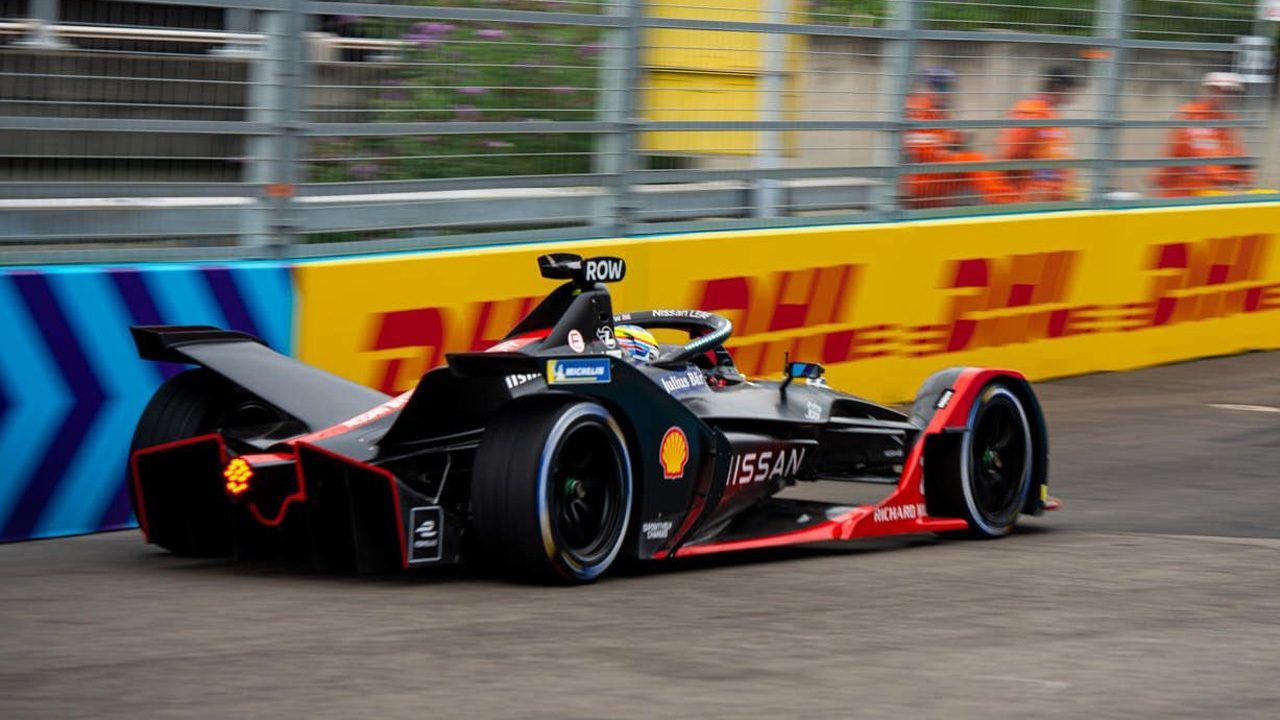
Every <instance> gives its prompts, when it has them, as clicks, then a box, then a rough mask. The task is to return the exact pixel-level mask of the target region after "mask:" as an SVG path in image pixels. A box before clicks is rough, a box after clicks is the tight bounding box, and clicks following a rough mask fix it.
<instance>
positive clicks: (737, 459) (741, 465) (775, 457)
mask: <svg viewBox="0 0 1280 720" xmlns="http://www.w3.org/2000/svg"><path fill="white" fill-rule="evenodd" d="M807 451H808V448H804V447H793V448H787V447H778V448H772V449H769V450H759V451H756V452H747V453H734V454H733V456H732V457H731V458H730V459H729V478H728V480H727V481H726V482H725V484H726V485H728V486H730V487H733V486H738V485H750V484H751V483H757V482H765V481H766V480H779V479H786V478H793V477H795V476H796V475H798V474H799V473H800V468H801V466H803V465H804V456H805V453H806V452H807Z"/></svg>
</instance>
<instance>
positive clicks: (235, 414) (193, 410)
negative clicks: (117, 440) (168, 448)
mask: <svg viewBox="0 0 1280 720" xmlns="http://www.w3.org/2000/svg"><path fill="white" fill-rule="evenodd" d="M284 419H285V416H284V414H283V413H281V412H280V411H279V410H278V409H277V408H275V407H274V406H272V405H269V404H267V403H265V402H263V401H262V400H261V399H259V398H258V397H256V396H255V395H252V394H250V393H249V392H248V391H246V390H244V389H243V388H241V387H239V386H238V385H234V384H232V383H231V382H229V381H227V380H225V379H223V378H222V377H220V376H219V375H217V374H215V373H213V372H211V371H209V370H206V369H204V368H193V369H191V370H184V371H182V372H180V373H178V374H177V375H174V376H173V377H171V378H169V379H168V380H166V381H164V382H163V383H162V384H161V385H160V387H159V388H157V389H156V392H155V394H154V395H152V396H151V400H150V402H148V403H147V407H146V408H145V409H144V410H143V411H142V416H141V417H140V418H138V425H137V428H136V429H135V430H134V433H133V443H132V445H131V451H132V450H140V449H142V448H145V447H151V446H153V445H162V444H164V443H169V442H174V441H176V440H183V439H185V438H189V437H196V436H197V435H205V434H207V433H211V432H216V431H218V430H222V429H226V428H232V427H248V426H253V425H266V424H269V423H273V422H280V421H282V420H284Z"/></svg>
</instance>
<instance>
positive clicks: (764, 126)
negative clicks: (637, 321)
mask: <svg viewBox="0 0 1280 720" xmlns="http://www.w3.org/2000/svg"><path fill="white" fill-rule="evenodd" d="M1275 4H1276V3H1274V2H1269V3H1268V2H1263V3H1255V2H1254V1H1253V0H1235V1H1225V2H1210V1H1207V0H1179V1H1162V0H1097V1H1096V2H1094V1H1093V0H1029V1H1028V0H991V1H985V2H956V1H954V0H927V1H926V0H808V1H807V2H804V1H802V0H705V1H704V2H700V3H698V4H696V5H695V4H693V3H689V4H683V0H653V1H652V2H648V3H641V2H639V1H638V0H597V1H591V0H431V1H427V0H424V1H422V2H412V1H411V0H402V2H400V3H391V2H320V1H313V0H230V1H225V2H224V1H218V2H214V1H212V0H196V1H194V2H193V1H192V0H187V1H186V2H181V3H178V2H169V1H168V0H145V1H141V2H138V1H135V2H108V1H103V0H27V1H25V2H23V1H22V0H0V15H2V16H3V19H2V20H0V42H2V43H3V44H2V45H0V128H2V129H3V133H2V134H0V262H30V261H49V260H57V259H66V260H79V259H88V258H93V257H107V258H125V257H130V256H134V257H143V256H151V257H166V256H172V257H210V256H226V257H232V256H279V255H309V254H328V253H340V252H349V251H373V250H385V249H395V248H412V247H428V246H449V245H462V244H476V243H500V242H518V241H528V240H538V239H572V238H581V237H610V236H626V235H637V234H646V233H653V232H659V231H662V232H666V231H675V230H692V229H704V228H706V229H709V228H732V227H763V226H776V225H798V224H815V223H845V222H861V221H880V220H892V219H903V218H913V217H934V216H952V215H971V214H980V213H993V212H1009V211H1029V210H1057V209H1078V208H1100V207H1131V206H1142V205H1151V204H1181V203H1201V202H1224V201H1232V202H1246V201H1257V200H1268V199H1270V200H1274V199H1277V198H1278V197H1280V195H1278V194H1277V193H1276V192H1274V190H1273V188H1276V187H1277V186H1280V178H1278V177H1277V172H1276V162H1277V158H1276V154H1277V145H1280V142H1278V140H1280V135H1278V134H1277V133H1278V132H1280V131H1278V130H1277V127H1276V122H1275V118H1276V111H1275V105H1274V101H1273V93H1272V88H1273V83H1274V80H1273V78H1274V76H1275V73H1274V69H1275V60H1274V54H1273V53H1271V48H1272V47H1273V45H1274V36H1275V32H1276V31H1275V23H1272V22H1268V21H1266V20H1264V19H1262V18H1263V17H1264V14H1265V12H1266V11H1270V10H1271V6H1273V5H1275ZM1208 73H1234V75H1231V76H1210V79H1211V80H1212V79H1213V78H1218V80H1215V81H1214V82H1211V83H1210V86H1206V85H1205V82H1204V80H1205V78H1206V75H1207V74H1208ZM1222 78H1226V80H1222ZM1236 82H1240V83H1241V85H1240V89H1241V92H1239V93H1236V92H1230V90H1231V88H1230V87H1229V86H1230V85H1232V84H1233V83H1236ZM1050 89H1052V90H1055V92H1046V90H1050ZM1223 90H1227V92H1224V91H1223ZM1205 146H1209V147H1210V149H1209V150H1207V151H1206V150H1204V147H1205ZM1215 148H1216V149H1215Z"/></svg>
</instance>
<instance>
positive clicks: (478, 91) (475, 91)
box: [458, 87, 489, 95]
mask: <svg viewBox="0 0 1280 720" xmlns="http://www.w3.org/2000/svg"><path fill="white" fill-rule="evenodd" d="M458 92H459V93H461V94H463V95H484V94H485V93H487V92H489V88H486V87H460V88H458Z"/></svg>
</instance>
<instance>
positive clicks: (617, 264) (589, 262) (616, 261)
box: [582, 257, 627, 283]
mask: <svg viewBox="0 0 1280 720" xmlns="http://www.w3.org/2000/svg"><path fill="white" fill-rule="evenodd" d="M582 270H583V277H585V278H586V279H587V280H588V281H589V282H606V283H608V282H618V281H619V280H621V279H622V278H624V277H626V276H627V263H626V262H625V261H624V260H623V259H622V258H617V257H598V258H587V259H586V260H583V261H582Z"/></svg>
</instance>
